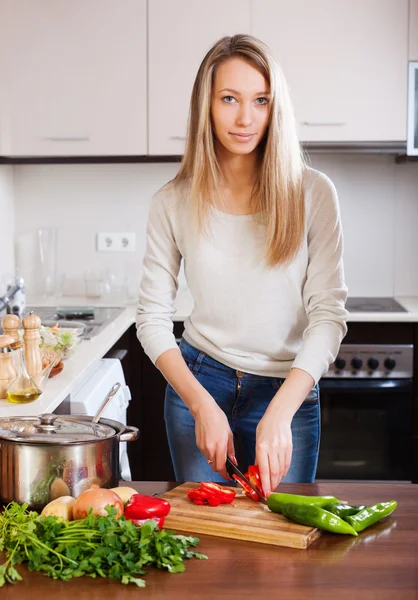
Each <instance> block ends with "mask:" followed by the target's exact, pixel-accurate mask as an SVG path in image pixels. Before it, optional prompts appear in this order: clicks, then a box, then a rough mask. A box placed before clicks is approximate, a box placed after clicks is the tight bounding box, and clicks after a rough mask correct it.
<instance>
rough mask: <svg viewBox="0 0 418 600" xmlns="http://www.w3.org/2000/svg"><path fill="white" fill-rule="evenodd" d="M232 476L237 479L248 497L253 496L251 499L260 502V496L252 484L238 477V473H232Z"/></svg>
mask: <svg viewBox="0 0 418 600" xmlns="http://www.w3.org/2000/svg"><path fill="white" fill-rule="evenodd" d="M232 477H233V478H234V479H235V481H237V482H238V483H239V484H240V486H241V487H242V489H243V490H244V492H245V495H246V496H247V497H248V498H251V500H254V502H259V500H260V496H259V495H258V494H256V492H255V491H254V490H253V489H252V488H250V486H249V485H248V484H247V483H245V481H243V480H242V479H241V477H238V475H232Z"/></svg>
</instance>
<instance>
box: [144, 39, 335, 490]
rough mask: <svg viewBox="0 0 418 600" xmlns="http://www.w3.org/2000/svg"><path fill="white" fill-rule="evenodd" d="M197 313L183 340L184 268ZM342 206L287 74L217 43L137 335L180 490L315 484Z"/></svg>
mask: <svg viewBox="0 0 418 600" xmlns="http://www.w3.org/2000/svg"><path fill="white" fill-rule="evenodd" d="M182 260H183V261H184V271H185V276H186V280H187V284H188V287H189V290H190V293H191V294H192V296H193V299H194V303H195V305H194V309H193V312H192V314H191V315H190V317H188V318H187V319H186V321H185V331H184V337H183V339H182V341H181V343H180V348H179V347H178V346H177V344H176V341H175V338H174V335H173V324H172V316H173V313H174V309H173V303H174V300H175V296H176V292H177V287H178V283H177V281H178V280H177V278H178V273H179V269H180V263H181V261H182ZM346 295H347V290H346V286H345V284H344V274H343V263H342V234H341V225H340V216H339V209H338V200H337V194H336V191H335V188H334V186H333V184H332V182H331V181H330V180H329V179H328V177H326V176H325V175H324V174H322V173H320V172H318V171H316V170H313V169H311V168H308V167H307V166H306V164H305V162H304V160H303V154H302V153H301V149H300V145H299V142H298V139H297V134H296V128H295V119H294V115H293V111H292V106H291V102H290V99H289V95H288V91H287V86H286V82H285V79H284V77H283V75H282V73H281V71H280V68H279V66H278V65H277V64H276V63H275V61H274V59H273V58H272V56H271V54H270V52H269V50H268V48H267V47H266V46H265V45H264V44H263V43H261V42H260V41H259V40H257V39H255V38H253V37H251V36H248V35H235V36H233V37H225V38H222V39H221V40H219V41H218V42H217V43H216V44H215V45H214V46H213V47H212V48H211V50H209V52H208V53H207V55H206V56H205V58H204V59H203V62H202V64H201V65H200V68H199V71H198V73H197V76H196V80H195V83H194V87H193V92H192V98H191V106H190V114H189V127H188V134H187V141H186V149H185V154H184V158H183V162H182V164H181V167H180V170H179V172H178V174H177V176H176V177H175V178H174V180H172V181H171V182H169V184H167V185H166V186H165V187H164V188H162V189H161V190H160V191H159V192H158V193H157V194H156V196H155V197H154V199H153V203H152V206H151V211H150V215H149V221H148V229H147V247H146V252H145V257H144V263H143V277H142V282H141V288H140V299H139V306H138V311H137V331H138V338H139V340H140V342H141V344H142V346H143V348H144V351H145V352H146V354H147V355H148V356H149V357H150V358H151V360H152V361H153V362H154V363H155V365H156V366H157V368H158V369H159V370H160V371H161V373H162V374H163V375H164V377H165V379H166V380H167V382H168V386H167V391H166V399H165V420H166V428H167V435H168V441H169V445H170V451H171V456H172V460H173V465H174V471H175V475H176V479H177V480H178V481H181V480H183V481H207V480H213V481H220V482H222V481H223V480H224V479H226V478H228V475H227V473H226V470H225V459H226V456H227V455H229V456H230V457H231V458H232V459H233V460H235V446H237V448H239V449H240V453H241V454H240V466H242V467H243V468H244V469H245V468H246V467H247V466H248V465H249V464H254V463H255V462H256V464H258V466H259V469H260V474H261V481H262V485H263V487H264V491H265V493H266V495H268V494H269V493H270V492H271V491H272V490H274V489H275V488H276V487H277V485H278V484H279V482H280V481H287V482H312V481H314V478H315V472H316V465H317V459H318V449H319V438H320V407H319V391H318V385H317V384H318V380H319V379H320V377H321V376H322V375H323V374H324V372H325V371H326V370H327V369H328V367H329V365H330V363H331V362H332V361H333V360H334V359H335V356H336V354H337V352H338V349H339V345H340V343H341V340H342V338H343V336H344V335H345V333H346V315H347V313H346V310H345V300H346Z"/></svg>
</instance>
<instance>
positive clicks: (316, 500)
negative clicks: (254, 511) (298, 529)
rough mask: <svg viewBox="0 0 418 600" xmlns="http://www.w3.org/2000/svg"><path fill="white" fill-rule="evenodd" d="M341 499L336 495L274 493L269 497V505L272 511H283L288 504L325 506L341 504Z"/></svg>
mask: <svg viewBox="0 0 418 600" xmlns="http://www.w3.org/2000/svg"><path fill="white" fill-rule="evenodd" d="M340 503H341V502H340V500H338V499H337V498H335V497H334V496H302V495H299V494H281V493H277V492H276V493H273V494H270V496H269V497H268V498H267V506H268V507H269V509H270V510H271V511H272V512H275V513H281V512H282V511H283V507H284V506H286V505H287V504H298V505H301V506H319V507H321V508H323V507H324V506H327V505H330V504H340Z"/></svg>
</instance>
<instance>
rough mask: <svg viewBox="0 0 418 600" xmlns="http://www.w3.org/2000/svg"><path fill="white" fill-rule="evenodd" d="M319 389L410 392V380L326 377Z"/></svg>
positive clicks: (360, 391) (362, 391) (320, 383)
mask: <svg viewBox="0 0 418 600" xmlns="http://www.w3.org/2000/svg"><path fill="white" fill-rule="evenodd" d="M319 389H320V390H324V391H328V392H329V391H333V392H334V391H335V392H338V391H341V392H347V391H351V392H358V393H369V392H370V393H373V392H399V391H401V392H411V391H412V379H334V378H331V377H327V378H325V379H321V380H320V382H319Z"/></svg>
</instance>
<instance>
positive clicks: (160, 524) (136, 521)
mask: <svg viewBox="0 0 418 600" xmlns="http://www.w3.org/2000/svg"><path fill="white" fill-rule="evenodd" d="M129 521H132V523H133V524H134V525H136V526H137V527H141V526H142V525H143V524H144V523H146V522H147V521H155V522H156V523H157V525H158V529H162V528H163V527H164V521H165V517H152V518H150V519H129Z"/></svg>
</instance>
